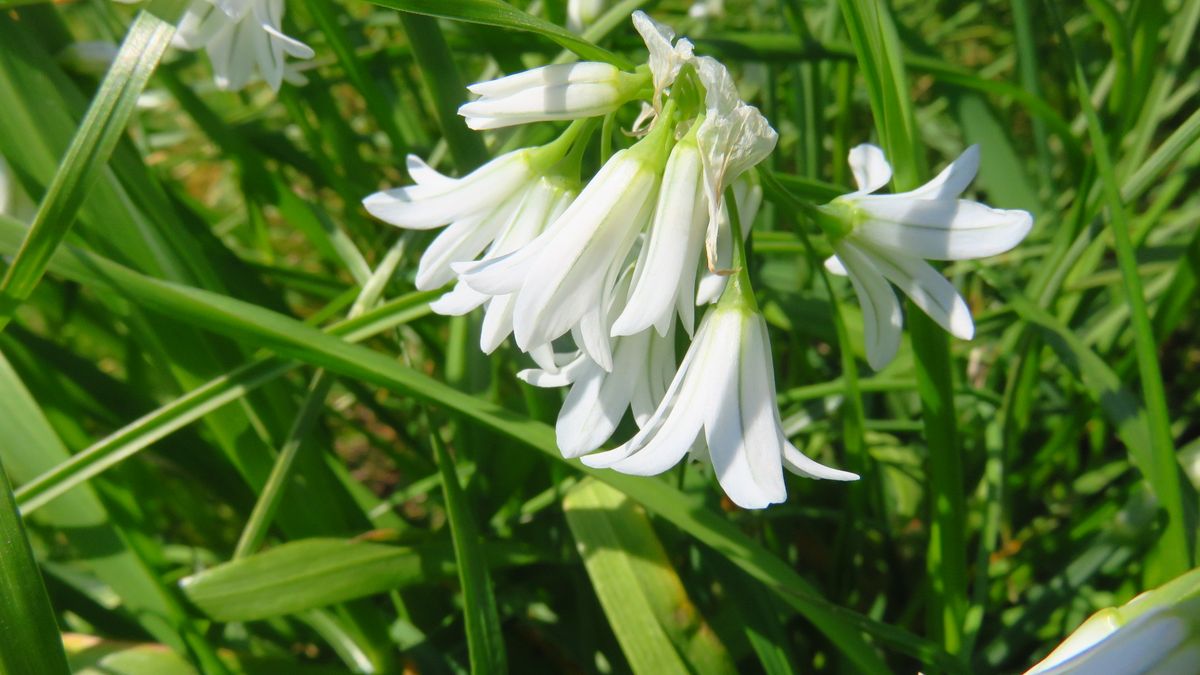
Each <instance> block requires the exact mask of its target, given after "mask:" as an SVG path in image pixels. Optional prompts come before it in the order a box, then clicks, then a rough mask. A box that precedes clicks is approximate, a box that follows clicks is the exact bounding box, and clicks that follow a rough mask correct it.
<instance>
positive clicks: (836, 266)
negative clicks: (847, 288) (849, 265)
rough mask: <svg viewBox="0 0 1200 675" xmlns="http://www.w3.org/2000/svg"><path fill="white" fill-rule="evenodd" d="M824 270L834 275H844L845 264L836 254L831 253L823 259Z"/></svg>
mask: <svg viewBox="0 0 1200 675" xmlns="http://www.w3.org/2000/svg"><path fill="white" fill-rule="evenodd" d="M825 270H826V271H827V272H829V273H830V274H833V275H835V276H839V277H844V276H846V274H848V273H847V272H846V266H845V265H843V264H842V261H841V260H839V259H838V257H837V256H836V255H831V256H829V257H828V258H826V259H825Z"/></svg>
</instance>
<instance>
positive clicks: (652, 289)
mask: <svg viewBox="0 0 1200 675" xmlns="http://www.w3.org/2000/svg"><path fill="white" fill-rule="evenodd" d="M696 128H697V127H696V125H693V126H692V128H691V131H690V132H688V134H687V135H686V136H684V137H683V138H682V139H681V140H680V141H679V142H678V143H676V144H675V147H674V148H673V149H672V150H671V156H670V158H669V159H668V160H667V166H666V169H665V170H664V171H663V179H662V185H661V187H660V189H659V191H658V204H657V205H656V207H655V209H654V219H653V221H652V222H651V224H650V231H649V233H648V234H647V235H646V243H645V245H644V246H643V247H642V250H641V253H640V254H639V256H638V261H637V266H636V268H635V270H634V281H633V290H632V294H631V295H630V297H629V302H627V303H625V307H624V311H622V312H621V314H620V316H619V317H617V319H616V321H615V322H614V323H613V325H612V331H611V332H612V335H613V336H618V335H634V334H637V333H641V332H642V331H644V330H646V329H647V328H650V327H651V326H653V327H654V328H655V329H657V330H658V333H659V335H665V334H666V333H667V330H668V329H669V327H670V326H672V325H674V318H675V313H676V311H678V314H679V316H680V318H681V319H682V320H683V324H684V327H685V329H686V330H687V332H688V334H689V335H690V334H691V333H692V325H693V320H694V319H693V317H694V315H695V302H694V298H695V289H696V269H697V268H696V261H697V260H698V259H699V256H700V247H701V245H702V244H703V241H704V223H705V221H706V220H705V219H706V216H707V213H708V212H707V209H705V208H704V192H703V190H702V189H701V187H700V180H701V175H702V171H703V169H702V167H701V161H700V149H699V148H698V147H697V146H696Z"/></svg>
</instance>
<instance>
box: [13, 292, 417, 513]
mask: <svg viewBox="0 0 1200 675" xmlns="http://www.w3.org/2000/svg"><path fill="white" fill-rule="evenodd" d="M439 293H440V291H421V292H417V293H413V294H410V295H406V296H403V297H400V298H397V299H395V300H393V301H391V302H388V303H385V304H384V305H382V306H380V307H379V308H377V309H376V310H375V311H371V312H366V313H364V314H363V315H361V316H360V317H359V318H357V319H354V320H347V321H343V322H341V323H338V324H335V325H334V326H332V327H330V328H329V329H328V330H329V333H330V334H332V335H339V336H342V337H344V338H345V339H346V340H348V341H350V342H358V341H361V340H364V339H366V338H368V337H371V336H374V335H378V334H380V333H382V332H384V331H386V330H390V329H393V328H396V327H397V326H400V325H402V324H404V323H407V322H409V321H411V320H414V319H417V318H420V317H423V316H425V315H427V314H429V305H428V303H429V301H430V300H432V299H434V298H436V297H437V296H438V295H439ZM296 367H298V364H296V363H294V362H289V361H286V360H284V359H279V358H262V359H259V360H256V361H252V362H250V363H247V364H245V365H243V366H240V367H238V368H236V369H234V370H232V371H230V372H229V373H227V374H225V375H222V376H220V377H217V378H216V379H213V380H211V381H209V382H207V383H205V384H203V385H201V386H200V387H197V388H196V389H193V390H192V391H190V392H188V393H187V394H185V395H183V396H181V397H179V398H178V399H175V400H174V401H172V402H170V403H168V404H166V405H164V406H162V407H160V408H158V409H157V410H154V411H151V412H149V413H147V414H146V415H144V416H142V417H140V418H138V419H136V420H134V421H133V422H130V423H129V424H127V425H125V426H124V427H122V428H120V429H118V430H117V431H114V432H113V433H111V434H109V435H108V436H106V437H105V438H103V439H101V440H99V441H97V442H96V443H94V444H92V445H90V446H88V447H87V448H85V449H84V450H82V451H80V452H78V453H76V454H74V455H72V456H71V458H70V459H68V460H66V461H64V462H61V463H59V464H57V465H55V466H54V468H52V469H50V470H48V471H46V472H45V473H42V474H41V475H39V476H37V477H36V478H33V479H32V480H29V481H27V482H25V483H23V484H22V485H21V487H20V488H19V489H18V490H17V501H18V503H19V504H20V505H21V509H22V511H24V512H25V513H32V512H33V511H35V510H37V509H39V508H41V507H43V506H44V505H45V504H47V503H49V502H50V501H53V500H54V499H56V498H57V497H59V496H61V495H63V494H65V493H67V492H69V491H70V490H72V489H73V488H74V487H75V486H77V485H79V484H80V483H83V482H84V481H87V480H88V479H90V478H93V477H95V476H97V475H99V474H100V473H102V472H104V471H105V470H107V469H109V468H111V467H113V466H115V465H117V464H119V463H120V462H123V461H125V460H126V459H129V458H130V457H132V456H134V455H135V454H137V453H138V452H140V451H142V450H144V449H145V448H147V447H149V446H151V445H152V444H154V443H156V442H158V441H160V440H162V439H163V438H165V437H166V436H168V435H170V434H172V433H174V432H175V431H178V430H179V429H181V428H183V427H185V426H187V425H188V424H191V423H192V422H195V421H196V420H198V419H200V418H201V417H204V416H205V415H207V414H208V413H210V412H212V411H213V410H216V409H217V408H220V407H222V406H224V405H226V404H228V403H230V402H232V401H235V400H237V399H240V398H242V397H243V396H246V395H247V394H248V393H250V392H251V391H253V390H254V389H256V388H258V387H259V386H262V385H263V384H265V383H266V382H269V381H271V380H274V379H276V378H278V377H280V376H282V375H283V374H285V373H287V372H289V371H291V370H293V369H294V368H296Z"/></svg>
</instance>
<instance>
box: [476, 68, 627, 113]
mask: <svg viewBox="0 0 1200 675" xmlns="http://www.w3.org/2000/svg"><path fill="white" fill-rule="evenodd" d="M645 80H646V78H645V76H644V75H638V74H636V73H626V72H622V71H621V70H620V69H619V68H617V67H616V66H613V65H610V64H607V63H596V62H591V61H584V62H580V63H563V64H556V65H552V66H542V67H541V68H534V69H532V70H526V71H522V72H520V73H515V74H513V75H509V76H507V77H501V78H499V79H496V80H489V81H487V82H476V83H475V84H472V85H470V86H468V87H467V89H468V90H469V91H471V93H473V94H479V96H480V98H479V99H476V100H474V101H471V102H470V103H464V104H463V105H462V106H460V107H459V109H458V114H459V115H462V116H463V117H465V118H467V126H468V127H470V128H472V129H475V130H483V129H499V128H501V127H508V126H513V125H514V124H526V123H528V122H542V121H548V120H573V119H580V118H584V117H595V116H597V115H605V114H608V113H610V112H612V111H613V110H616V109H617V108H619V107H621V105H622V104H624V103H625V102H626V101H628V100H630V99H631V98H633V97H634V96H635V95H636V94H637V92H638V90H639V89H641V88H642V86H643V85H644V83H645Z"/></svg>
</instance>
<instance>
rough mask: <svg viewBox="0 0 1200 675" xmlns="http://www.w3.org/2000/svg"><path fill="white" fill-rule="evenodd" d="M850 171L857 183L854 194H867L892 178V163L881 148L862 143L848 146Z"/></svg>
mask: <svg viewBox="0 0 1200 675" xmlns="http://www.w3.org/2000/svg"><path fill="white" fill-rule="evenodd" d="M850 173H852V174H854V183H855V184H856V185H858V193H856V194H868V193H871V192H874V191H876V190H878V189H879V188H881V187H883V186H884V185H887V184H888V181H890V180H891V179H892V165H891V164H888V161H887V159H886V158H885V157H884V156H883V149H882V148H880V147H879V146H877V145H871V144H870V143H863V144H862V145H856V146H854V147H853V148H850Z"/></svg>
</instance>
